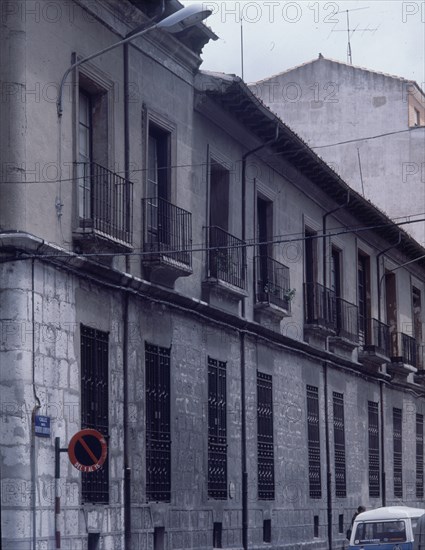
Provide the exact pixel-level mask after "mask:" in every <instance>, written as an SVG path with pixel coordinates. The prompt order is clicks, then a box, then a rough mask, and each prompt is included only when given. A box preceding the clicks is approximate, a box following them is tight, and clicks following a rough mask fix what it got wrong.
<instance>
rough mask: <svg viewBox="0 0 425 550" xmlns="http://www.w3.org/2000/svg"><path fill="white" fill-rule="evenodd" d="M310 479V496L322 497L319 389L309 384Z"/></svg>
mask: <svg viewBox="0 0 425 550" xmlns="http://www.w3.org/2000/svg"><path fill="white" fill-rule="evenodd" d="M307 436H308V480H309V487H310V498H322V481H321V473H320V424H319V389H318V388H316V387H315V386H307Z"/></svg>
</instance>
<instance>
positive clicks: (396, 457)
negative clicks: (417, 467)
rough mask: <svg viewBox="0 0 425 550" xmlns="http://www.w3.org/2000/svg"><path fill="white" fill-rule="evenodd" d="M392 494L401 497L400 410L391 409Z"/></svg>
mask: <svg viewBox="0 0 425 550" xmlns="http://www.w3.org/2000/svg"><path fill="white" fill-rule="evenodd" d="M393 464H394V496H395V497H396V498H403V452H402V411H401V409H396V408H394V409H393Z"/></svg>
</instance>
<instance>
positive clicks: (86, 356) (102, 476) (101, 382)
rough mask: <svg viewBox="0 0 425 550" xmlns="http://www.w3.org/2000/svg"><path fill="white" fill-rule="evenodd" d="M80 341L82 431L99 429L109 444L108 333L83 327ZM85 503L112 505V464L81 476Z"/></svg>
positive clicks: (105, 463)
mask: <svg viewBox="0 0 425 550" xmlns="http://www.w3.org/2000/svg"><path fill="white" fill-rule="evenodd" d="M80 338H81V428H83V429H84V428H91V429H94V430H98V431H99V432H100V433H101V434H102V435H103V436H104V437H105V439H106V441H108V437H109V413H108V409H109V407H108V404H109V398H108V395H109V394H108V391H109V390H108V371H109V368H108V344H109V334H108V333H107V332H102V331H100V330H96V329H94V328H90V327H87V326H84V325H80ZM81 485H82V500H83V502H87V503H93V504H96V503H97V504H107V503H108V502H109V462H108V458H106V460H105V462H104V464H103V467H102V468H101V469H100V470H97V471H96V472H92V473H82V474H81Z"/></svg>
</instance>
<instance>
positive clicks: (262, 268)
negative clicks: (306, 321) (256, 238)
mask: <svg viewBox="0 0 425 550" xmlns="http://www.w3.org/2000/svg"><path fill="white" fill-rule="evenodd" d="M288 292H290V281H289V268H288V267H286V265H283V264H281V263H280V262H277V261H276V260H273V258H270V257H269V256H257V257H256V258H255V307H256V309H257V310H260V309H266V310H270V313H271V312H273V314H274V315H276V316H277V317H280V318H281V319H283V317H287V316H289V315H290V314H291V300H290V297H289V295H288Z"/></svg>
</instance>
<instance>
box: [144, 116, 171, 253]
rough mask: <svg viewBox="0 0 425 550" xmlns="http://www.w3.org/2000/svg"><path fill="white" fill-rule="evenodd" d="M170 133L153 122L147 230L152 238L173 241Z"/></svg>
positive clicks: (151, 239) (150, 133)
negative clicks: (169, 206)
mask: <svg viewBox="0 0 425 550" xmlns="http://www.w3.org/2000/svg"><path fill="white" fill-rule="evenodd" d="M169 174H170V134H169V133H168V132H166V131H164V130H162V129H161V128H159V127H157V126H155V125H153V124H150V125H149V139H148V181H147V197H148V198H147V232H148V242H149V243H151V244H155V245H156V244H158V243H161V244H162V245H167V243H169V241H170V227H169V226H170V219H169V218H170V215H169V212H168V203H169V196H170V185H169V182H170V177H169Z"/></svg>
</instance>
